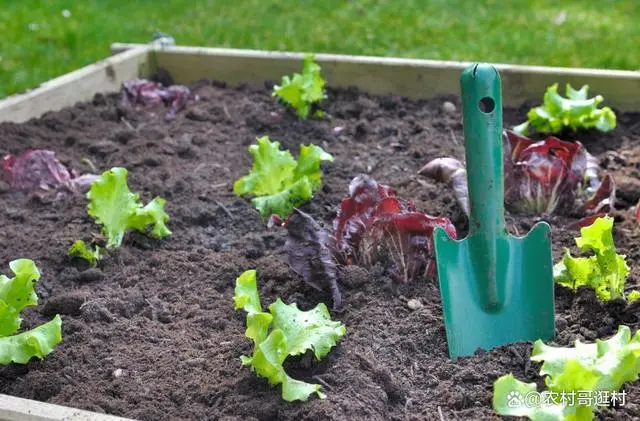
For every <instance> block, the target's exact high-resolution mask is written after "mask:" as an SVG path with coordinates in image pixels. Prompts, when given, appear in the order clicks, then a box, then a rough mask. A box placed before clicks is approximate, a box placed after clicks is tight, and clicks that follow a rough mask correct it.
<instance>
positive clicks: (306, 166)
mask: <svg viewBox="0 0 640 421" xmlns="http://www.w3.org/2000/svg"><path fill="white" fill-rule="evenodd" d="M322 161H328V162H333V156H331V155H330V154H328V153H327V152H325V151H324V149H322V148H321V147H320V146H317V145H300V156H299V157H298V165H297V166H296V169H295V171H294V173H293V178H294V180H301V179H303V178H305V177H306V178H308V179H309V183H310V184H311V187H312V189H313V190H317V189H318V188H319V187H320V184H321V181H322V170H321V169H320V164H321V162H322Z"/></svg>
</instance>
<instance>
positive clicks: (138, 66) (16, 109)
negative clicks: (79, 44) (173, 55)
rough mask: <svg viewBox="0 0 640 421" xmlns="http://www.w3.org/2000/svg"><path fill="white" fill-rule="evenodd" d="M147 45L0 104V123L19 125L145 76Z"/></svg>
mask: <svg viewBox="0 0 640 421" xmlns="http://www.w3.org/2000/svg"><path fill="white" fill-rule="evenodd" d="M149 49H150V46H148V45H140V46H137V47H135V48H132V49H129V50H127V51H123V52H122V53H120V54H116V55H114V56H111V57H108V58H106V59H105V60H102V61H99V62H97V63H94V64H90V65H88V66H86V67H83V68H81V69H78V70H76V71H74V72H71V73H68V74H66V75H63V76H60V77H58V78H55V79H52V80H50V81H48V82H45V83H43V84H42V85H40V86H39V87H38V88H36V89H34V90H32V91H30V92H27V93H25V94H19V95H13V96H10V97H8V98H6V99H4V100H2V101H0V122H2V121H12V122H16V123H20V122H23V121H27V120H29V119H31V118H33V117H39V116H41V115H42V114H44V113H46V112H48V111H56V110H60V109H62V108H64V107H68V106H72V105H74V104H75V103H76V102H78V101H85V100H89V99H91V98H93V96H94V95H95V94H96V93H98V92H110V91H117V90H119V89H120V85H121V84H122V82H123V81H125V80H128V79H133V78H137V77H139V76H146V75H147V74H148V71H149V70H148V67H149V60H148V59H149Z"/></svg>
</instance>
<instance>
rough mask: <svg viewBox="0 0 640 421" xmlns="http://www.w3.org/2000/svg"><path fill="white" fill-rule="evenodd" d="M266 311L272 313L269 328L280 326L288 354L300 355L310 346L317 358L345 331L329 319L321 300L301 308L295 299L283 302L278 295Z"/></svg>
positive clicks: (341, 326)
mask: <svg viewBox="0 0 640 421" xmlns="http://www.w3.org/2000/svg"><path fill="white" fill-rule="evenodd" d="M269 311H270V312H271V314H272V315H273V329H280V330H282V332H284V335H285V337H286V338H287V353H288V354H289V355H300V354H304V353H305V352H306V351H307V350H312V351H313V353H314V355H315V356H316V358H317V359H318V360H320V359H321V358H322V357H324V356H325V355H327V354H328V353H329V351H330V350H331V348H333V347H334V346H335V345H336V343H337V342H338V340H339V339H340V338H341V337H342V336H344V334H345V333H346V328H345V327H344V325H343V324H342V323H340V322H334V321H332V320H331V316H330V315H329V310H328V309H327V306H326V305H325V304H324V303H320V304H318V305H317V306H316V307H315V308H314V309H312V310H309V311H302V310H300V309H298V306H297V305H296V304H295V303H291V304H289V305H286V304H284V303H283V302H282V300H280V299H279V298H278V299H277V300H276V302H275V303H273V304H271V305H270V306H269Z"/></svg>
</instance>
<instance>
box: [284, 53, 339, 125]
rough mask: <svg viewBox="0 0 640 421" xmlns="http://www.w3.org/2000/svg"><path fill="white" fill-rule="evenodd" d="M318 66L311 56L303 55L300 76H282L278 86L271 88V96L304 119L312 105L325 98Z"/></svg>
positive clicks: (295, 74) (323, 82) (323, 84)
mask: <svg viewBox="0 0 640 421" xmlns="http://www.w3.org/2000/svg"><path fill="white" fill-rule="evenodd" d="M320 70H321V69H320V66H319V65H318V64H317V63H316V62H315V56H314V55H313V54H305V56H304V61H303V65H302V74H300V73H294V74H293V77H289V76H283V77H282V82H281V83H280V85H275V86H274V87H273V93H272V96H275V97H278V98H279V99H280V100H281V101H282V102H284V103H286V104H288V105H289V106H291V107H292V108H293V109H294V110H295V111H296V114H297V115H298V117H300V118H302V119H306V118H307V117H308V116H309V112H310V111H311V106H312V105H313V104H316V103H319V102H320V101H322V100H323V99H325V98H326V97H327V95H326V92H325V83H326V82H325V80H324V79H323V78H322V76H320Z"/></svg>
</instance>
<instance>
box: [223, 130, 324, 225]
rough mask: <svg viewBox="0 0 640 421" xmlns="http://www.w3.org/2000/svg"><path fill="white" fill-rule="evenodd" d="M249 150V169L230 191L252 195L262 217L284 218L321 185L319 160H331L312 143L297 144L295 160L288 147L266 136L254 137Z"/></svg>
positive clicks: (310, 196)
mask: <svg viewBox="0 0 640 421" xmlns="http://www.w3.org/2000/svg"><path fill="white" fill-rule="evenodd" d="M249 153H250V154H251V155H252V157H253V167H252V169H251V172H250V173H249V174H247V175H245V176H243V177H240V178H239V179H238V180H236V181H235V183H234V184H233V192H234V193H235V194H237V195H238V196H244V195H249V194H251V195H253V196H254V198H253V199H252V201H251V202H252V203H253V205H254V206H255V207H256V209H258V211H259V212H260V215H262V216H264V217H269V216H271V215H278V216H279V217H280V218H287V217H288V216H289V215H290V214H291V212H292V211H293V209H294V208H295V207H297V206H301V205H302V204H304V203H306V202H307V201H308V200H309V199H311V198H312V197H313V194H314V192H315V191H316V190H318V189H319V188H320V186H321V179H322V171H321V169H320V164H321V162H322V161H333V157H332V156H331V155H330V154H328V153H327V152H325V151H324V150H323V149H322V148H321V147H320V146H316V145H300V156H299V157H298V160H297V161H296V160H295V159H294V158H293V156H291V153H290V152H289V151H287V150H281V149H280V142H277V141H274V142H271V140H270V139H269V137H268V136H264V137H261V138H259V139H257V144H253V145H251V146H250V147H249Z"/></svg>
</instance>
